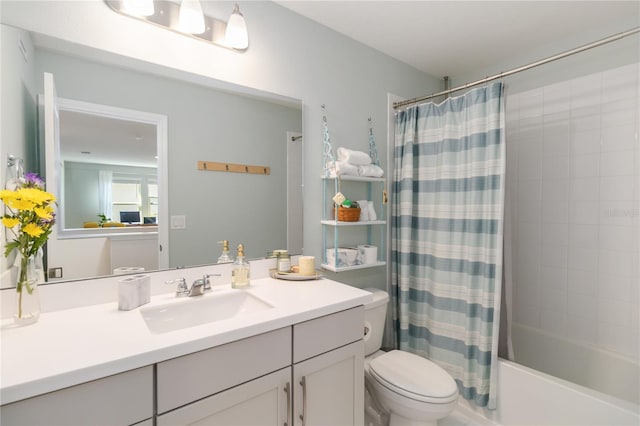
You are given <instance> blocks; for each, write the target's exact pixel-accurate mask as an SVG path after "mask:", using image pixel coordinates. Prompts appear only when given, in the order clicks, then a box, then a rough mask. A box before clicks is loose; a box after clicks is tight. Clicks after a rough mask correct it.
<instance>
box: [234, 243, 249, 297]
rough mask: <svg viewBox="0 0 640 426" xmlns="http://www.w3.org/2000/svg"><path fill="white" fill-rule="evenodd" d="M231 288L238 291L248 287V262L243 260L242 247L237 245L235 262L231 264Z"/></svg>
mask: <svg viewBox="0 0 640 426" xmlns="http://www.w3.org/2000/svg"><path fill="white" fill-rule="evenodd" d="M231 287H232V288H238V289H242V288H248V287H249V262H247V261H246V260H244V246H243V245H242V244H238V255H237V256H236V261H235V262H233V270H232V271H231Z"/></svg>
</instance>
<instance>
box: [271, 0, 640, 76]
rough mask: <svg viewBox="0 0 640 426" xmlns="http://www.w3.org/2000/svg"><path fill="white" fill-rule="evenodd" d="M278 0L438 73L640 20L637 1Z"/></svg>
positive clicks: (478, 65)
mask: <svg viewBox="0 0 640 426" xmlns="http://www.w3.org/2000/svg"><path fill="white" fill-rule="evenodd" d="M276 2H277V3H278V4H280V5H281V6H284V7H286V8H288V9H290V10H292V11H294V12H297V13H299V14H300V15H303V16H306V17H308V18H309V19H311V20H313V21H316V22H318V23H320V24H323V25H325V26H327V27H329V28H331V29H333V30H335V31H337V32H339V33H342V34H344V35H347V36H348V37H350V38H353V39H355V40H357V41H359V42H361V43H363V44H365V45H367V46H370V47H372V48H374V49H376V50H379V51H380V52H383V53H385V54H387V55H389V56H391V57H393V58H396V59H398V60H400V61H402V62H404V63H407V64H409V65H412V66H413V67H415V68H417V69H419V70H422V71H424V72H426V73H428V74H431V75H433V76H436V77H443V76H452V77H454V76H460V75H465V74H468V73H469V72H470V70H474V69H485V68H487V67H489V66H491V65H492V64H500V63H504V62H506V61H507V60H508V59H510V58H514V57H518V56H522V55H523V53H524V52H535V51H539V50H543V48H544V47H546V46H549V45H552V44H553V43H554V42H555V41H557V40H572V39H575V38H577V39H579V37H577V36H578V35H583V37H584V35H585V34H587V35H593V37H595V38H589V39H587V41H585V42H582V44H586V43H588V42H591V41H595V40H597V39H599V38H602V37H605V36H609V35H612V34H613V33H612V32H611V31H612V29H615V30H616V32H621V31H625V30H628V29H631V27H633V26H638V25H640V1H638V0H630V1H612V0H605V1H602V0H601V1H453V0H449V1H425V0H423V1H399V0H387V1H367V0H358V1H295V0H294V1H291V0H289V1H287V0H284V1H279V0H278V1H276ZM629 23H631V27H629V28H627V27H625V25H627V24H629ZM596 35H597V37H596ZM573 47H578V45H572V46H569V48H573ZM565 49H566V48H565ZM563 50H564V49H563ZM563 50H561V51H563ZM561 51H559V52H553V53H554V54H555V53H560V52H561ZM547 55H549V54H548V53H547ZM536 59H543V57H538V58H536ZM518 65H523V64H518Z"/></svg>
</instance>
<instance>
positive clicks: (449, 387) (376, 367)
mask: <svg viewBox="0 0 640 426" xmlns="http://www.w3.org/2000/svg"><path fill="white" fill-rule="evenodd" d="M369 368H370V370H369V371H370V372H371V373H372V375H373V376H374V377H375V378H376V379H377V380H378V382H379V383H380V384H381V385H383V386H384V387H386V388H388V389H389V390H391V391H393V392H396V393H398V394H400V395H404V396H406V397H408V398H412V399H416V400H419V401H425V402H432V403H441V404H444V403H447V402H450V401H452V400H454V399H456V398H457V396H458V387H457V386H456V382H455V381H454V380H453V378H452V377H451V376H450V375H449V373H447V372H446V371H445V370H444V369H442V368H441V367H440V366H438V365H436V364H435V363H434V362H432V361H429V360H428V359H426V358H422V357H420V356H418V355H415V354H412V353H409V352H404V351H397V350H395V351H390V352H387V353H386V354H384V355H381V356H379V357H377V358H375V359H373V360H371V363H370V364H369Z"/></svg>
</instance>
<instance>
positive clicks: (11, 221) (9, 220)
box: [2, 217, 20, 228]
mask: <svg viewBox="0 0 640 426" xmlns="http://www.w3.org/2000/svg"><path fill="white" fill-rule="evenodd" d="M19 223H20V221H19V220H18V218H16V217H3V218H2V224H3V225H4V226H6V227H7V228H13V227H14V226H16V225H17V224H19Z"/></svg>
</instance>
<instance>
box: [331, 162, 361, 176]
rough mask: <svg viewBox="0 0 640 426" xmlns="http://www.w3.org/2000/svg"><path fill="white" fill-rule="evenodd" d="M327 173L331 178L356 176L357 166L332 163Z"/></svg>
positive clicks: (345, 163)
mask: <svg viewBox="0 0 640 426" xmlns="http://www.w3.org/2000/svg"><path fill="white" fill-rule="evenodd" d="M329 172H330V173H331V176H333V177H336V176H343V175H349V176H358V166H354V165H353V164H349V163H347V162H345V161H334V162H332V163H331V164H330V165H329Z"/></svg>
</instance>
